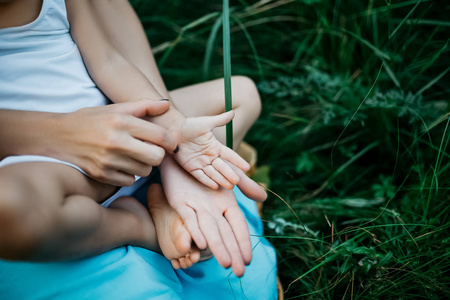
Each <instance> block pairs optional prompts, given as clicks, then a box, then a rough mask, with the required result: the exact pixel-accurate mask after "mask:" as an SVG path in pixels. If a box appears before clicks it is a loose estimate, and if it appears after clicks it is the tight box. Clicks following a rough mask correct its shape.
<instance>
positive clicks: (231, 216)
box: [224, 207, 252, 265]
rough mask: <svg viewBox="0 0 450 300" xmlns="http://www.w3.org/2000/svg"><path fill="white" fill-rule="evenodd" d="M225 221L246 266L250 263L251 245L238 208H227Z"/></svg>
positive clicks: (246, 227)
mask: <svg viewBox="0 0 450 300" xmlns="http://www.w3.org/2000/svg"><path fill="white" fill-rule="evenodd" d="M224 217H225V219H226V220H227V221H228V223H229V224H230V227H231V229H232V230H233V234H234V237H235V238H236V240H237V243H238V245H239V249H240V252H241V254H242V259H243V260H244V263H245V264H246V265H249V264H250V262H251V261H252V243H251V241H250V233H249V231H248V225H247V222H246V221H245V219H244V216H243V215H242V213H241V211H240V210H239V208H238V207H237V208H236V207H235V208H229V209H228V210H227V211H226V212H225V214H224Z"/></svg>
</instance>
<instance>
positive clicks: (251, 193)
mask: <svg viewBox="0 0 450 300" xmlns="http://www.w3.org/2000/svg"><path fill="white" fill-rule="evenodd" d="M230 167H231V168H232V169H233V170H234V172H235V173H236V174H238V176H239V183H238V185H237V186H238V188H239V189H240V190H241V192H242V193H243V194H244V195H245V196H247V197H248V198H250V199H252V200H254V201H256V202H264V201H265V200H266V199H267V193H266V191H265V190H264V188H263V187H262V186H260V185H259V184H257V183H256V182H255V181H253V180H252V179H251V178H249V177H248V176H247V175H245V174H244V172H242V171H241V170H240V169H238V168H237V167H235V166H233V165H231V164H230Z"/></svg>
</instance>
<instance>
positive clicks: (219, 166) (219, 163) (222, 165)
mask: <svg viewBox="0 0 450 300" xmlns="http://www.w3.org/2000/svg"><path fill="white" fill-rule="evenodd" d="M212 166H213V167H214V169H216V170H217V171H219V172H220V174H222V175H223V177H225V178H226V179H227V180H228V181H229V182H230V183H231V184H232V186H231V187H230V188H229V189H230V190H231V189H232V188H233V186H234V185H236V184H238V183H239V175H237V174H236V173H235V172H234V171H233V169H231V168H230V166H229V165H228V164H227V163H226V162H224V161H223V159H221V158H220V157H218V158H216V159H215V160H213V161H212ZM223 187H225V188H226V186H223Z"/></svg>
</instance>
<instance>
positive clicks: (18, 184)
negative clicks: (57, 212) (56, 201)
mask: <svg viewBox="0 0 450 300" xmlns="http://www.w3.org/2000/svg"><path fill="white" fill-rule="evenodd" d="M42 188H43V187H42ZM42 188H40V189H38V188H37V187H36V183H35V182H33V181H32V180H31V178H29V177H28V178H27V176H13V175H12V176H7V175H5V173H4V172H0V257H2V258H9V259H26V258H28V257H31V255H32V253H33V252H34V250H35V249H36V248H37V247H39V245H40V244H41V243H42V241H43V240H44V237H45V235H46V234H48V233H49V231H50V230H51V228H52V226H53V225H52V223H53V222H54V220H55V219H54V213H53V212H54V209H53V208H52V207H49V206H46V205H43V204H42V203H45V202H44V201H41V199H40V198H41V197H42V191H41V189H42Z"/></svg>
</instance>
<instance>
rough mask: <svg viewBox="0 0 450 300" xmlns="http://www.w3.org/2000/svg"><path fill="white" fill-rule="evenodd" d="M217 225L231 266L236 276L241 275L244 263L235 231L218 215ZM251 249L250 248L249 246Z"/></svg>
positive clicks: (243, 270)
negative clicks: (229, 257)
mask: <svg viewBox="0 0 450 300" xmlns="http://www.w3.org/2000/svg"><path fill="white" fill-rule="evenodd" d="M217 225H218V226H219V229H220V234H221V236H222V239H223V242H224V244H225V246H226V248H227V250H228V253H229V254H230V256H231V268H232V269H233V272H234V274H236V276H237V277H242V276H243V275H244V272H245V265H244V261H243V259H242V255H241V250H240V249H239V246H238V243H237V241H236V238H235V233H234V232H233V230H232V229H231V228H230V224H228V222H227V220H226V219H225V218H224V217H223V216H220V217H219V220H218V221H217ZM250 249H251V248H250Z"/></svg>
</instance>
